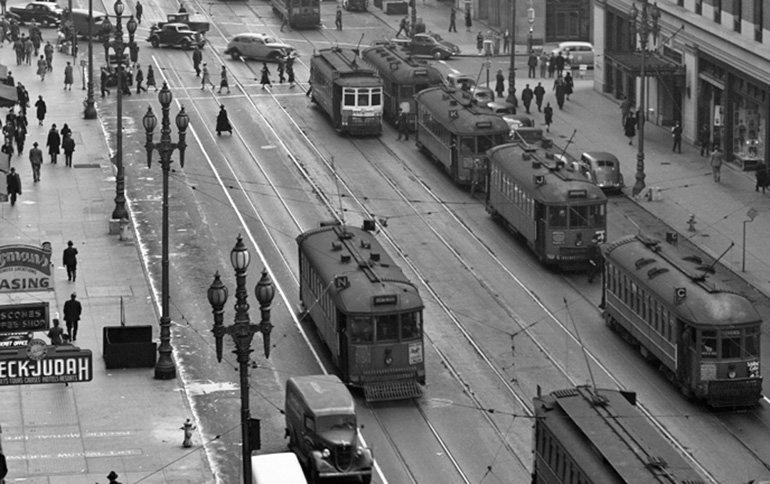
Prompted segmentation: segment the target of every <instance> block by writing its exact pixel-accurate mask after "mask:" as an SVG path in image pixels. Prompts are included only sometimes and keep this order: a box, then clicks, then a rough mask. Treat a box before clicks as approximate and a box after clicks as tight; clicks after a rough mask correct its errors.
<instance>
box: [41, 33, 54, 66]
mask: <svg viewBox="0 0 770 484" xmlns="http://www.w3.org/2000/svg"><path fill="white" fill-rule="evenodd" d="M43 54H44V55H45V66H46V69H47V70H48V72H51V71H53V45H51V42H50V41H46V43H45V47H43Z"/></svg>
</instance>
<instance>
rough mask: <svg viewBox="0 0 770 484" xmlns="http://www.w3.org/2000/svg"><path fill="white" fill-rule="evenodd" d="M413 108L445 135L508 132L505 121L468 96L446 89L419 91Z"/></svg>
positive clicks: (452, 89)
mask: <svg viewBox="0 0 770 484" xmlns="http://www.w3.org/2000/svg"><path fill="white" fill-rule="evenodd" d="M414 98H415V100H416V101H417V104H419V105H421V106H423V107H424V108H425V109H427V110H428V111H430V113H431V115H432V116H433V117H434V118H435V119H436V120H438V122H439V123H441V125H442V126H444V127H446V128H447V129H448V130H449V131H451V132H453V133H455V134H458V135H466V136H483V135H495V134H503V135H506V136H507V135H508V133H510V128H509V127H508V123H506V122H505V120H504V119H503V118H502V117H501V116H499V115H497V114H495V113H493V112H491V111H490V110H489V109H487V108H485V107H483V106H479V105H478V103H477V102H476V101H475V100H474V99H473V95H472V93H470V92H468V91H463V90H462V89H457V88H454V87H448V86H436V87H431V88H428V89H423V90H422V91H420V92H418V93H417V94H415V95H414Z"/></svg>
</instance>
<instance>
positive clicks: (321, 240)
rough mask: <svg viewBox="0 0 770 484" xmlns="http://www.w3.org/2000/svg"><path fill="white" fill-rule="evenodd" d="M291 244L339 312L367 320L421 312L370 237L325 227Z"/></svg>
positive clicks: (412, 292) (410, 286) (391, 262)
mask: <svg viewBox="0 0 770 484" xmlns="http://www.w3.org/2000/svg"><path fill="white" fill-rule="evenodd" d="M297 245H298V246H299V251H300V253H301V254H304V257H305V258H306V259H307V261H308V262H309V264H310V265H311V266H312V268H313V271H314V272H315V273H316V274H317V275H318V277H319V278H320V282H321V285H322V287H323V288H324V289H325V290H326V291H327V293H328V294H329V295H330V297H331V298H332V299H333V300H334V302H335V305H336V306H337V307H338V308H339V309H340V310H341V311H342V312H344V313H347V314H364V315H367V314H378V313H397V312H409V311H417V310H420V309H422V307H423V303H422V299H421V298H420V294H419V293H418V291H417V287H415V285H414V284H412V283H411V282H410V281H409V280H408V279H407V278H406V276H405V275H404V273H403V271H402V270H401V268H400V267H398V265H397V264H396V262H395V261H394V260H393V258H392V257H391V256H390V255H389V254H388V253H387V252H386V251H385V250H384V248H383V247H382V246H381V245H380V243H379V241H378V240H377V238H375V237H374V235H372V234H371V233H370V232H368V231H366V230H363V229H360V228H357V227H349V226H344V225H332V226H325V227H321V228H318V229H315V230H310V231H308V232H305V233H303V234H301V235H299V236H298V237H297ZM343 279H344V282H345V283H342V282H343Z"/></svg>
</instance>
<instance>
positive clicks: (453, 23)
mask: <svg viewBox="0 0 770 484" xmlns="http://www.w3.org/2000/svg"><path fill="white" fill-rule="evenodd" d="M449 31H450V32H457V9H456V8H454V7H452V10H450V11H449Z"/></svg>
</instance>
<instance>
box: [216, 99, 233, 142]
mask: <svg viewBox="0 0 770 484" xmlns="http://www.w3.org/2000/svg"><path fill="white" fill-rule="evenodd" d="M222 131H227V132H228V133H230V136H232V135H233V126H232V125H231V124H230V118H229V117H228V116H227V110H226V109H225V105H224V104H220V105H219V114H218V115H217V129H216V132H217V136H222Z"/></svg>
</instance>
